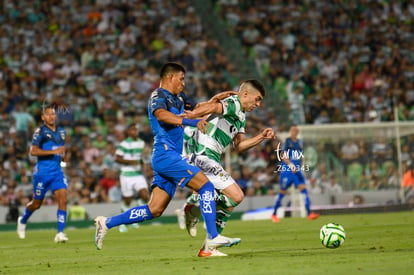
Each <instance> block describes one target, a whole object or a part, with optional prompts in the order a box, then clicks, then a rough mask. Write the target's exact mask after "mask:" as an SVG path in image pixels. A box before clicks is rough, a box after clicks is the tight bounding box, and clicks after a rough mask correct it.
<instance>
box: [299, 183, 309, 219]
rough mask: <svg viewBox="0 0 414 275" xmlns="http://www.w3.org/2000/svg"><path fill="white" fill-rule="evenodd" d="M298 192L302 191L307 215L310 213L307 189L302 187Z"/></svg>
mask: <svg viewBox="0 0 414 275" xmlns="http://www.w3.org/2000/svg"><path fill="white" fill-rule="evenodd" d="M300 193H302V196H303V200H304V202H305V209H306V213H307V215H309V213H310V199H309V195H308V190H306V189H303V190H302V191H300Z"/></svg>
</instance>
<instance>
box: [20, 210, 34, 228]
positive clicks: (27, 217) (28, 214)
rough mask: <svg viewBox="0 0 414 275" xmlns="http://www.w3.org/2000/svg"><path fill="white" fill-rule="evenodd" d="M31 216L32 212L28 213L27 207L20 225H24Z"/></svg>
mask: <svg viewBox="0 0 414 275" xmlns="http://www.w3.org/2000/svg"><path fill="white" fill-rule="evenodd" d="M32 214H33V212H32V211H30V210H29V209H27V207H26V208H25V209H24V214H23V217H22V219H21V220H20V222H21V223H23V224H26V223H27V220H28V219H29V218H30V216H31V215H32Z"/></svg>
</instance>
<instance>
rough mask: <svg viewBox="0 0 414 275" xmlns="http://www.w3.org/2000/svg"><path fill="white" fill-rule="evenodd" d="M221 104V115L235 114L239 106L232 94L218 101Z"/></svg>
mask: <svg viewBox="0 0 414 275" xmlns="http://www.w3.org/2000/svg"><path fill="white" fill-rule="evenodd" d="M220 102H221V105H222V106H223V116H236V115H237V112H238V111H240V109H241V106H240V104H239V103H238V101H236V100H235V99H234V98H233V97H232V96H230V97H227V98H225V99H223V100H221V101H220Z"/></svg>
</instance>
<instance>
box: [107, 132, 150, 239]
mask: <svg viewBox="0 0 414 275" xmlns="http://www.w3.org/2000/svg"><path fill="white" fill-rule="evenodd" d="M144 146H145V142H144V141H143V140H142V139H140V138H138V129H137V126H136V125H135V124H130V125H129V126H128V127H127V129H126V139H125V140H123V141H122V142H121V143H120V144H119V146H118V148H117V149H116V151H115V155H116V158H115V160H116V162H118V163H120V164H121V169H120V170H121V171H120V178H119V179H120V182H121V193H122V198H123V201H124V203H123V205H122V206H121V212H124V211H126V210H128V209H129V208H131V202H132V199H133V198H134V196H136V195H137V194H138V196H139V197H140V200H141V202H140V204H142V205H144V204H145V203H146V202H147V201H148V198H149V192H148V183H147V180H146V179H145V176H144V175H143V171H144V169H143V161H142V151H143V150H144ZM133 226H134V227H137V226H138V224H134V225H133ZM119 231H121V232H127V231H128V229H127V227H126V226H125V225H124V224H123V225H121V226H120V227H119Z"/></svg>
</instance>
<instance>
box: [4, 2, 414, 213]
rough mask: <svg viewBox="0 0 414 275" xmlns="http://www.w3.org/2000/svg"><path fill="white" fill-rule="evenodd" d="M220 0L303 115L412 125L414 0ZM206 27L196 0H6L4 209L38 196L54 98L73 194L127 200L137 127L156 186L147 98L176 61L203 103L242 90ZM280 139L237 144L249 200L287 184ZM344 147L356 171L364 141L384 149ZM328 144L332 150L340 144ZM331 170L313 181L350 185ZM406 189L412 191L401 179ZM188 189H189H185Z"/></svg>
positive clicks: (236, 167)
mask: <svg viewBox="0 0 414 275" xmlns="http://www.w3.org/2000/svg"><path fill="white" fill-rule="evenodd" d="M211 3H212V4H211V6H210V8H211V9H212V12H215V14H216V15H217V16H219V17H220V18H221V19H222V20H223V22H225V24H226V26H227V30H224V31H227V32H228V33H229V34H231V35H234V36H236V37H239V38H240V44H241V51H242V53H241V54H244V55H245V57H246V58H252V59H254V60H255V64H256V66H257V70H258V71H259V73H260V75H261V77H262V79H263V81H264V82H266V83H267V84H268V85H269V87H270V89H269V90H268V95H269V96H277V97H280V98H282V99H283V100H284V101H285V104H284V105H285V106H287V107H289V110H288V111H289V114H290V122H291V123H297V124H304V123H308V124H318V123H333V122H363V121H390V120H394V113H393V108H394V107H398V116H399V119H400V120H413V119H414V104H413V103H414V87H413V81H414V66H413V62H414V48H413V47H414V40H413V39H412V38H413V37H412V36H413V33H414V32H413V30H412V28H413V27H412V26H413V24H412V21H413V18H414V1H401V2H400V1H382V2H379V1H365V0H361V1H351V0H350V1H335V0H334V1H294V0H290V1H289V0H287V1H278V0H271V1H261V0H257V1H256V0H255V1H253V0H251V1H250V0H216V1H211ZM207 7H208V5H206V8H207ZM205 28H208V26H204V25H203V22H202V20H201V18H200V17H199V16H198V15H197V12H196V10H195V9H194V8H193V7H192V6H190V5H189V4H188V2H187V1H179V0H147V1H139V0H135V1H134V0H131V1H111V0H94V1H89V0H83V1H80V0H74V1H71V0H49V1H8V0H5V1H2V3H1V4H0V116H1V117H0V204H1V205H8V204H10V203H12V202H13V203H17V204H18V205H24V204H25V203H27V202H28V201H29V199H30V197H31V192H32V183H31V175H32V171H33V166H34V163H35V159H34V158H32V157H30V155H29V152H28V151H29V147H30V141H31V138H32V133H33V131H34V129H35V128H36V127H38V126H39V125H40V124H41V123H42V122H41V118H40V113H41V111H42V107H43V106H44V105H45V104H51V103H53V104H55V106H56V111H57V114H58V122H59V124H60V125H63V126H64V127H65V129H66V130H67V131H68V134H69V137H70V139H69V140H68V144H67V145H68V150H69V154H70V162H69V163H68V165H67V167H66V168H65V173H66V177H67V179H68V183H69V202H70V203H74V202H78V203H80V204H85V203H98V202H118V201H120V199H121V198H120V190H119V179H118V167H117V164H116V163H115V161H114V159H115V156H114V152H115V149H116V147H117V146H118V144H119V143H120V141H122V140H123V138H124V137H125V136H124V130H125V127H126V125H128V124H129V123H131V122H135V123H136V124H137V125H138V127H139V131H140V137H141V138H142V139H143V140H144V141H145V142H146V144H147V146H146V148H147V150H146V152H145V163H146V164H147V165H146V169H145V170H146V171H145V174H146V176H147V177H148V179H149V182H150V181H151V175H152V174H151V173H152V170H151V166H150V155H151V145H152V133H151V129H150V127H149V124H148V121H147V115H146V112H147V108H146V104H147V99H148V96H149V94H150V93H151V91H152V90H153V89H154V88H156V87H157V86H158V72H159V69H160V67H161V66H162V64H163V63H164V62H166V61H177V62H180V63H182V64H183V65H184V66H185V67H186V69H187V74H186V93H187V94H188V95H189V96H190V97H192V98H195V99H196V100H197V101H199V102H201V101H204V100H207V99H208V98H210V97H211V96H212V95H214V94H215V93H216V92H218V91H224V90H232V89H237V86H238V83H239V82H240V80H242V79H240V78H239V77H237V68H235V66H234V64H232V62H231V60H229V58H228V57H227V55H226V50H228V49H225V48H223V47H220V44H219V42H218V41H217V40H216V39H215V38H214V37H209V36H207V35H206V34H205V33H206V32H205V31H203V29H205ZM252 69H253V68H252ZM273 107H274V106H273ZM275 113H276V112H275V111H271V112H266V111H263V110H262V111H259V112H258V113H253V114H251V115H249V117H248V124H247V127H246V128H247V131H248V134H249V135H255V134H257V133H258V131H259V130H261V129H263V128H264V127H265V126H266V127H274V128H275V130H276V131H281V130H284V129H286V128H283V125H282V124H281V123H280V122H279V121H278V118H277V115H275ZM278 142H279V141H278V140H275V141H271V142H267V143H264V144H263V145H262V146H258V147H257V148H255V149H252V150H250V151H249V152H247V153H245V154H241V155H240V154H237V153H235V152H232V153H231V158H230V159H231V164H232V165H231V167H232V174H233V176H234V178H235V179H236V180H237V182H238V183H239V184H240V186H241V187H242V188H243V190H244V191H245V192H246V194H247V195H249V196H253V195H269V194H274V193H275V192H276V191H277V189H278V174H277V173H275V167H276V163H277V159H276V154H275V153H274V149H275V148H276V147H277V143H278ZM382 142H383V143H385V145H384V146H378V150H385V149H387V150H388V149H389V150H391V151H392V152H394V151H395V146H394V145H393V144H390V143H389V141H382ZM342 145H343V146H348V145H349V144H337V145H336V146H337V147H336V148H333V150H332V152H333V154H335V156H336V157H337V158H338V159H342V158H345V159H344V163H345V166H346V167H347V168H346V169H348V167H349V166H350V165H352V162H351V161H348V159H349V158H351V159H352V158H357V159H358V160H359V159H360V158H362V157H363V156H368V155H369V154H365V153H363V150H367V151H366V152H368V151H369V150H371V145H370V144H366V145H364V146H363V145H361V144H352V145H349V146H350V147H354V146H356V147H357V151H358V153H357V155H358V157H355V152H354V154H353V153H352V151H355V150H356V149H355V147H354V148H351V149H350V147H349V148H348V149H349V150H348V149H344V150H342V148H341V146H342ZM323 146H324V148H322V149H321V150H330V149H332V148H327V145H326V144H325V145H323ZM404 146H405V147H403V148H404V149H403V150H404V152H405V153H406V154H407V160H408V159H409V158H412V157H413V156H412V153H411V152H414V140H413V139H412V138H411V139H407V140H406V141H405V142H404ZM316 147H317V145H315V148H316ZM372 150H374V149H372ZM341 151H344V152H342V153H341ZM348 151H351V153H349V152H348ZM318 152H320V151H318ZM388 153H389V152H387V154H388ZM347 154H348V155H347ZM375 158H376V157H373V158H370V159H369V160H368V159H367V161H366V162H364V163H361V162H359V163H360V164H361V165H362V168H358V169H362V170H364V171H365V170H366V171H367V172H361V175H360V176H361V177H360V178H363V177H366V179H367V181H368V182H369V181H372V180H373V177H372V175H373V173H376V172H375V171H376V168H375V167H371V165H375V164H377V165H379V164H378V163H376V162H375V161H372V160H375ZM389 161H390V162H391V164H392V165H391V164H390V167H391V166H392V167H393V168H390V169H391V170H392V169H394V170H392V171H391V170H390V171H388V170H387V169H388V168H385V174H384V171H383V172H381V173H382V174H381V179H383V180H384V181H385V180H387V183H388V179H389V177H387V173H390V174H392V175H393V176H395V169H396V168H395V158H394V159H391V160H389ZM380 164H381V165H382V162H381V163H380ZM324 165H325V164H324V163H321V164H320V165H315V166H314V167H312V171H309V173H308V177H309V179H310V180H309V184H310V187H312V185H315V187H314V188H311V189H312V191H311V192H313V193H318V192H319V193H323V192H342V189H344V188H347V186H344V185H343V184H342V183H341V182H340V179H339V178H337V177H336V176H335V174H332V173H328V172H327V171H326V170H327V168H326V167H325V168H324V167H323V166H324ZM324 169H325V171H324ZM381 169H382V166H381ZM362 170H361V171H362ZM349 171H354V170H353V169H350V170H349ZM347 176H349V175H348V174H347ZM361 182H362V181H361V180H360V179H359V181H358V182H357V183H356V184H355V185H354V186H352V187H351V188H360V189H364V190H365V189H370V190H376V189H379V188H381V186H382V185H378V186H377V185H376V183H375V184H367V185H365V186H362V187H361V186H359V185H360V184H361ZM390 185H391V184H390ZM392 186H393V187H397V186H399V183H398V180H397V179H395V182H392ZM313 189H315V190H313ZM318 190H319V191H318ZM329 190H331V191H329ZM332 190H333V191H332ZM186 195H187V190H182V191H180V192H178V193H177V196H176V197H177V198H179V199H181V198H184V197H185V196H186ZM45 203H47V204H52V203H53V200H52V199H51V198H50V199H48V200H46V201H45Z"/></svg>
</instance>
